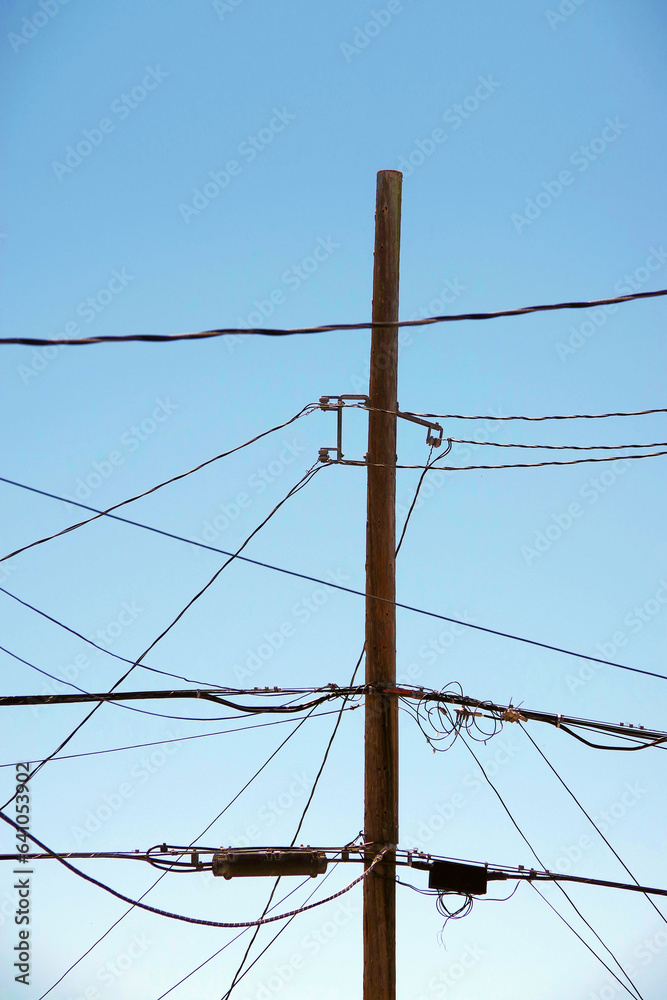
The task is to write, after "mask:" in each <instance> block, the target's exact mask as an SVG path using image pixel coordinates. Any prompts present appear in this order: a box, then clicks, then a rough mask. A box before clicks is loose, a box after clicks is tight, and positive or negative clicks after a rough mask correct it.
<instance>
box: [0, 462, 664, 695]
mask: <svg viewBox="0 0 667 1000" xmlns="http://www.w3.org/2000/svg"><path fill="white" fill-rule="evenodd" d="M332 464H334V463H332ZM415 468H423V466H415ZM0 482H4V483H8V484H9V485H11V486H17V487H18V488H19V489H24V490H28V491H29V492H31V493H39V494H40V495H42V496H47V497H49V498H50V499H52V500H59V501H61V502H63V503H70V504H73V505H74V506H76V507H83V508H84V509H85V510H95V508H94V507H89V506H87V505H86V504H82V503H79V501H77V500H70V499H69V498H68V497H61V496H58V494H56V493H47V492H46V491H45V490H39V489H37V488H36V487H33V486H26V485H25V484H23V483H19V482H16V481H14V480H12V479H6V478H4V477H2V476H0ZM98 513H99V514H105V511H98ZM107 516H108V517H109V518H111V519H113V520H115V521H121V522H123V523H124V524H130V525H132V526H133V527H135V528H142V529H144V530H145V531H151V532H153V533H154V534H157V535H162V536H164V537H165V538H171V539H173V540H174V541H177V542H184V543H185V544H186V545H194V546H195V547H196V548H200V549H206V550H208V551H209V552H216V553H218V554H220V555H223V556H231V555H233V554H234V553H232V552H228V551H227V550H226V549H220V548H218V547H217V546H215V545H209V544H207V543H206V542H200V541H197V540H193V539H191V538H186V537H185V536H183V535H176V534H174V533H173V532H170V531H164V530H162V529H161V528H155V527H153V526H152V525H150V524H143V523H142V522H141V521H132V520H130V519H129V518H125V517H119V516H118V515H116V514H107ZM236 558H237V559H238V560H239V561H240V562H246V563H248V564H249V565H252V566H259V567H261V568H262V569H268V570H271V571H272V572H274V573H283V574H284V575H285V576H291V577H294V578H296V579H298V580H307V581H308V582H309V583H317V584H320V586H323V587H330V588H331V589H332V590H340V591H342V592H343V593H345V594H353V595H354V596H355V597H363V598H364V599H365V598H366V596H367V595H366V593H365V592H364V591H363V590H356V589H355V588H354V587H346V586H345V584H342V583H335V582H334V581H332V580H323V579H321V578H320V577H317V576H312V575H310V574H309V573H300V572H298V571H297V570H293V569H286V568H285V567H284V566H276V565H274V564H273V563H267V562H264V561H262V560H261V559H251V558H250V557H249V556H241V555H237V557H236ZM372 599H373V600H376V601H384V602H386V603H392V602H390V601H387V599H386V598H383V597H375V596H373V597H372ZM393 603H394V604H395V606H396V607H397V608H401V609H402V610H404V611H412V612H413V613H414V614H418V615H426V616H427V617H429V618H435V619H437V620H438V621H445V622H450V623H451V624H454V625H461V626H462V627H464V628H470V629H474V630H476V631H478V632H486V633H488V634H489V635H497V636H500V637H501V638H503V639H512V640H513V641H515V642H524V643H527V644H528V645H531V646H537V647H539V648H541V649H549V650H552V651H553V652H555V653H563V654H564V655H565V656H576V657H578V658H579V659H582V660H590V661H591V662H593V663H601V664H603V665H604V666H607V667H616V668H617V669H618V670H629V671H630V672H632V673H636V674H645V675H646V676H648V677H656V678H658V679H659V680H667V675H666V674H658V673H656V672H654V671H651V670H642V669H640V668H639V667H630V666H628V665H627V664H624V663H617V662H616V661H615V660H605V659H602V658H601V657H599V656H589V655H588V654H586V653H579V652H577V651H576V650H572V649H565V648H563V647H562V646H555V645H551V644H550V643H546V642H540V641H538V640H537V639H528V638H526V637H525V636H519V635H514V634H513V633H511V632H503V631H501V630H499V629H492V628H489V627H488V626H485V625H477V624H474V623H473V622H466V621H462V620H461V619H459V618H452V617H451V616H448V615H442V614H439V613H438V612H436V611H427V610H426V609H424V608H418V607H415V606H414V605H411V604H405V603H403V602H400V601H395V602H393Z"/></svg>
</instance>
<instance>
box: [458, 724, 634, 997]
mask: <svg viewBox="0 0 667 1000" xmlns="http://www.w3.org/2000/svg"><path fill="white" fill-rule="evenodd" d="M461 739H462V740H463V744H464V746H465V747H466V749H467V750H468V752H469V753H470V754H471V755H472V757H473V758H474V760H475V762H476V764H477V766H478V767H479V769H480V771H481V772H482V774H483V776H484V778H485V780H486V782H487V784H488V785H489V787H490V788H491V789H492V791H493V793H494V794H495V796H496V797H497V799H498V801H499V802H500V804H501V806H502V807H503V809H504V810H505V812H506V813H507V815H508V816H509V818H510V820H511V822H512V825H513V826H514V828H515V829H516V831H517V833H518V834H519V836H520V837H521V839H522V840H523V841H524V842H525V843H526V844H527V846H528V849H529V850H530V852H531V854H532V855H533V857H534V858H536V860H537V862H538V864H539V865H540V866H541V867H542V868H544V869H545V870H546V865H545V864H544V862H543V861H542V860H541V859H540V857H539V856H538V854H537V852H536V850H535V848H534V847H533V846H532V844H531V843H530V841H529V840H528V838H527V837H526V835H525V833H524V832H523V830H522V829H521V828H520V826H519V824H518V823H517V821H516V820H515V819H514V816H513V815H512V813H511V812H510V810H509V808H508V806H507V805H506V804H505V801H504V799H503V797H502V795H501V794H500V792H499V791H498V789H497V788H496V786H495V785H494V784H493V782H492V781H491V778H489V776H488V774H487V773H486V769H485V768H484V767H483V766H482V764H481V761H480V760H479V757H478V756H477V754H476V753H475V751H474V750H473V749H472V747H471V746H470V745H469V744H468V742H467V740H466V739H465V737H464V736H463V735H462V736H461ZM556 885H557V886H558V888H559V889H560V891H561V892H562V894H563V895H564V896H565V898H566V899H567V901H568V903H569V904H570V906H571V907H572V909H573V910H574V911H575V913H576V914H577V916H578V917H579V919H580V920H582V921H583V922H584V923H585V924H586V926H587V927H588V929H589V930H590V931H591V932H592V933H593V934H594V935H595V937H596V938H597V939H598V941H599V942H600V944H601V945H602V947H603V948H604V949H605V951H606V952H607V953H608V954H609V955H611V957H612V959H613V961H614V962H615V963H616V965H617V966H618V968H619V969H620V971H621V972H622V973H623V975H624V976H625V978H626V979H627V980H628V982H629V983H630V985H631V986H632V988H633V990H634V991H635V994H636V996H637V997H639V1000H643V998H642V996H641V993H640V992H639V990H638V989H637V987H636V986H635V984H634V982H633V981H632V979H631V978H630V976H629V974H628V973H627V972H626V970H625V969H624V968H623V966H622V965H621V963H620V962H619V960H618V959H617V958H616V956H615V955H614V953H613V952H612V950H611V948H609V946H608V945H606V944H605V942H604V941H603V940H602V938H601V937H600V935H599V934H598V933H597V931H596V930H594V928H593V927H592V926H591V924H590V923H589V922H588V920H587V919H586V918H585V917H584V915H583V913H581V911H580V910H579V908H578V907H577V906H576V904H575V903H574V901H573V900H572V899H571V897H570V896H569V895H568V894H567V892H566V891H565V889H563V887H562V885H560V883H558V882H556ZM566 922H567V921H566ZM568 926H569V925H568ZM575 933H576V932H575ZM577 937H579V935H578V934H577ZM579 940H580V941H583V940H584V939H583V938H581V937H579ZM584 943H585V944H586V942H584ZM586 947H587V948H588V949H589V951H590V952H591V953H592V954H593V955H595V957H596V958H597V960H598V961H599V962H601V963H602V965H604V967H605V969H606V970H607V972H609V973H610V975H612V976H613V977H614V979H615V980H616V981H617V982H618V983H619V985H620V986H621V987H622V988H623V989H624V990H625V991H626V992H627V993H630V990H628V988H627V986H626V985H625V983H623V981H622V980H621V979H619V977H618V976H617V975H616V973H615V972H613V970H612V969H611V968H610V967H609V966H608V965H607V963H606V962H605V961H604V959H602V958H601V957H600V956H599V955H598V954H597V953H596V952H595V951H594V950H593V948H591V946H590V945H589V944H586ZM630 995H631V996H632V994H630Z"/></svg>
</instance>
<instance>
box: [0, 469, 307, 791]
mask: <svg viewBox="0 0 667 1000" xmlns="http://www.w3.org/2000/svg"><path fill="white" fill-rule="evenodd" d="M322 468H324V466H314V467H313V468H311V469H308V471H307V472H306V473H305V475H304V476H302V478H301V479H300V480H299V482H298V483H297V484H296V485H295V486H293V487H292V488H291V489H290V490H289V492H288V493H287V494H286V495H285V496H284V497H283V499H282V500H280V501H279V502H278V503H277V504H276V506H275V507H274V508H273V510H271V511H270V512H269V514H267V516H266V517H265V518H264V520H263V521H261V522H260V524H259V525H258V526H257V527H256V528H254V529H253V531H251V533H250V534H249V535H248V536H247V538H246V539H245V541H244V542H243V543H242V544H241V546H240V547H239V548H238V549H237V551H236V552H235V553H234V554H233V555H231V556H230V557H229V559H228V560H227V561H226V562H225V563H223V565H222V566H221V567H220V568H219V569H218V570H216V572H215V573H214V574H213V576H212V577H211V579H210V580H209V581H208V583H206V584H205V585H204V586H203V587H202V588H201V590H199V591H198V592H197V593H196V594H195V596H194V597H193V598H192V599H191V600H190V601H188V603H187V604H186V605H185V607H184V608H183V609H182V610H181V611H179V613H178V614H177V615H176V617H175V618H174V619H173V621H172V622H171V623H170V624H169V625H167V627H166V628H165V629H163V630H162V632H161V633H160V634H159V635H158V637H157V638H156V639H154V640H153V642H151V644H150V645H149V646H148V647H147V648H146V649H145V650H144V652H143V653H142V654H141V655H140V656H139V657H137V660H136V661H135V663H133V664H132V666H131V667H130V668H129V670H126V671H125V673H124V674H123V676H122V677H120V678H119V679H118V680H117V681H116V683H115V684H114V685H113V686H112V687H111V688H110V692H109V693H111V691H114V690H115V689H116V688H117V687H118V686H119V685H120V684H122V683H123V681H124V680H125V679H126V678H127V677H129V675H130V674H131V673H132V671H133V670H134V668H135V667H136V666H137V665H138V663H139V662H140V661H141V660H143V658H144V656H146V655H147V654H148V653H149V652H150V651H151V650H152V649H153V648H154V647H155V646H156V645H157V643H158V642H159V641H160V639H162V638H163V637H164V636H165V635H166V634H167V633H168V632H169V631H170V630H171V629H172V628H173V627H174V625H175V624H176V623H177V622H178V621H179V620H180V619H181V618H182V617H183V615H184V614H185V613H186V611H188V609H189V608H191V607H192V605H193V604H194V603H195V601H197V600H198V599H199V598H200V597H201V596H202V594H204V593H205V592H206V590H208V588H209V587H210V586H211V585H212V584H213V583H214V582H215V580H217V578H218V577H219V576H220V574H221V573H222V572H223V570H225V569H226V568H227V566H229V565H230V563H231V562H233V560H234V559H235V558H236V556H237V555H238V554H239V553H240V552H242V551H243V549H244V548H245V547H246V545H247V544H248V543H249V542H250V540H251V539H252V538H253V537H254V536H255V535H256V534H257V533H258V532H259V531H261V529H262V528H263V527H264V526H265V524H266V523H267V522H268V521H269V520H270V519H271V518H272V517H273V516H274V514H276V513H277V512H278V511H279V510H280V508H281V507H282V506H283V504H285V503H286V502H287V500H289V499H290V497H292V496H293V495H294V493H296V492H298V490H299V489H301V487H302V486H305V485H306V484H307V483H309V482H310V480H311V479H312V478H313V476H315V475H316V474H317V473H318V472H319V471H320V469H322ZM102 704H103V702H98V703H97V705H95V707H94V708H92V709H91V710H90V712H89V713H88V715H86V716H85V718H83V719H82V720H81V722H80V723H79V724H78V725H77V726H76V727H75V728H74V729H73V730H72V732H71V733H70V734H69V736H67V737H66V739H64V740H63V741H62V743H60V744H59V746H58V747H56V749H55V750H54V751H53V753H51V754H49V756H48V757H46V758H45V759H44V760H43V761H42V763H41V764H38V766H37V767H36V768H35V770H34V771H33V772H32V774H31V775H30V779H28V780H31V779H32V778H34V776H35V775H36V774H37V772H38V771H39V770H40V769H41V768H42V767H43V766H44V764H46V763H47V762H48V761H49V760H50V759H51V758H52V757H55V755H56V754H57V753H59V751H60V750H62V749H63V747H64V746H66V745H67V744H68V743H69V741H70V740H71V739H73V737H74V736H75V735H76V733H78V732H79V730H80V729H81V728H82V726H84V725H85V724H86V722H87V721H88V720H89V719H90V718H91V717H92V716H93V715H94V714H95V712H97V711H98V709H99V708H100V707H101V705H102ZM16 795H17V793H16V792H15V793H14V795H12V796H11V798H9V799H8V800H7V802H5V803H4V804H3V805H2V807H1V808H2V809H6V808H7V806H8V805H9V803H10V802H12V801H13V800H14V799H15V798H16Z"/></svg>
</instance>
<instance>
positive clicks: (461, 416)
mask: <svg viewBox="0 0 667 1000" xmlns="http://www.w3.org/2000/svg"><path fill="white" fill-rule="evenodd" d="M347 405H348V406H357V407H358V408H359V409H362V410H368V411H370V410H376V411H377V412H378V413H391V414H393V415H394V416H399V415H401V414H402V415H403V416H408V417H425V418H426V419H430V418H432V419H435V420H438V419H439V420H530V421H541V420H605V419H607V418H608V417H645V416H648V415H649V414H651V413H667V407H653V408H652V409H649V410H624V411H616V412H613V413H559V414H556V415H555V416H545V417H530V416H526V415H525V414H520V415H518V416H500V415H498V416H495V415H493V414H485V413H478V414H473V415H471V414H468V413H415V412H413V411H412V410H401V411H400V414H399V411H398V410H384V409H382V408H381V407H378V406H369V405H368V404H367V403H356V404H355V403H348V404H347ZM476 443H477V442H475V444H476Z"/></svg>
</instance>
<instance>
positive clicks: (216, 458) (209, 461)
mask: <svg viewBox="0 0 667 1000" xmlns="http://www.w3.org/2000/svg"><path fill="white" fill-rule="evenodd" d="M317 409H319V407H318V406H317V404H315V403H308V404H307V406H304V407H303V409H301V410H299V412H298V413H297V414H295V415H294V416H293V417H290V419H289V420H285V422H284V423H282V424H277V425H276V426H275V427H271V428H269V430H268V431H262V433H261V434H257V435H255V437H253V438H250V440H249V441H244V443H243V444H239V445H236V447H235V448H230V449H229V450H228V451H223V452H221V453H220V454H219V455H215V456H214V457H213V458H209V459H207V460H206V461H205V462H201V463H200V464H199V465H196V466H195V467H194V468H193V469H188V471H187V472H181V473H180V474H179V475H178V476H172V478H171V479H166V480H165V481H164V482H163V483H158V485H157V486H152V487H151V488H150V489H149V490H145V491H144V492H143V493H137V495H136V496H133V497H130V498H129V499H128V500H121V502H120V503H116V504H113V505H112V506H111V507H108V508H107V509H106V510H104V511H101V512H100V513H98V514H95V516H94V517H89V518H88V519H87V520H85V521H79V522H78V523H77V524H70V526H69V528H63V529H62V531H56V532H54V534H52V535H47V536H45V537H44V538H38V539H37V541H35V542H30V544H29V545H22V546H21V547H20V548H18V549H15V550H14V552H10V553H8V555H6V556H0V563H1V562H5V561H6V560H7V559H11V558H12V557H13V556H17V555H19V553H21V552H26V551H27V550H28V549H33V548H34V547H35V546H36V545H42V544H43V543H44V542H50V541H51V540H52V539H54V538H59V537H60V536H61V535H66V534H67V533H68V532H69V531H74V530H75V529H76V528H81V527H83V525H84V524H90V523H91V521H96V520H97V519H98V518H99V517H103V516H104V515H105V514H109V513H110V512H111V511H112V510H118V508H119V507H124V506H125V505H126V504H128V503H134V501H135V500H141V498H142V497H147V496H149V495H150V494H151V493H155V492H156V491H157V490H161V489H162V487H163V486H169V485H170V484H171V483H176V482H178V480H179V479H185V478H186V477H187V476H191V475H192V474H193V473H194V472H199V470H200V469H204V468H205V467H206V466H207V465H211V464H212V463H213V462H218V461H219V460H220V459H221V458H227V456H229V455H233V454H234V453H235V452H237V451H241V449H243V448H247V447H248V446H249V445H251V444H254V443H255V441H259V440H260V439H261V438H264V437H266V436H267V435H268V434H273V433H274V432H275V431H279V430H281V429H282V428H283V427H288V426H289V425H290V424H293V423H294V421H295V420H299V419H300V418H301V417H305V416H309V415H310V414H311V413H314V412H315V410H317Z"/></svg>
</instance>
